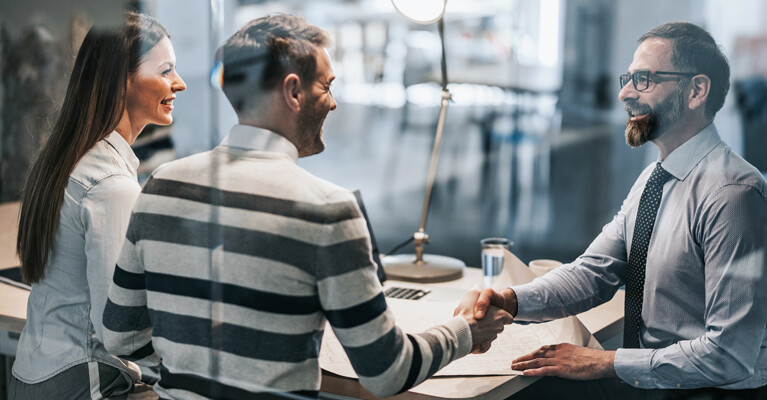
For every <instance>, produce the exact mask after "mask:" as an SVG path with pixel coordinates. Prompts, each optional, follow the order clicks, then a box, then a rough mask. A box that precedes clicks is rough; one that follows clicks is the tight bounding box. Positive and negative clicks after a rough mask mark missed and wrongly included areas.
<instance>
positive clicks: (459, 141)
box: [0, 0, 767, 266]
mask: <svg viewBox="0 0 767 400" xmlns="http://www.w3.org/2000/svg"><path fill="white" fill-rule="evenodd" d="M126 9H138V10H140V11H142V12H145V13H148V14H151V15H153V16H155V17H157V18H159V20H160V21H161V22H162V23H163V24H164V25H165V26H166V27H167V28H168V29H169V30H170V31H171V33H172V34H173V38H172V42H173V45H174V48H175V52H176V56H177V61H178V72H179V74H180V75H181V76H182V78H183V79H184V80H185V81H186V83H187V86H188V90H187V91H186V92H184V93H181V94H180V95H179V96H178V99H177V100H176V102H175V104H176V108H175V110H174V118H175V122H174V123H173V124H172V125H171V126H170V127H162V128H155V127H149V128H148V129H147V130H146V131H145V133H144V134H143V135H142V136H141V137H140V138H139V140H138V141H137V142H136V144H135V145H134V147H135V151H136V154H137V155H138V156H139V157H140V158H141V160H142V165H141V174H142V178H144V179H145V178H146V176H147V175H148V174H149V172H151V170H152V169H153V168H155V167H156V166H158V165H160V164H161V163H163V162H167V161H170V160H172V159H174V158H178V157H183V156H187V155H190V154H193V153H196V152H200V151H205V150H208V149H210V148H211V147H212V146H214V145H215V144H217V143H218V142H219V140H220V139H221V138H223V136H225V135H226V133H227V132H228V129H229V127H230V126H231V125H232V124H233V123H235V122H236V121H235V116H234V113H233V112H232V111H231V110H230V108H229V104H228V103H227V102H226V99H225V98H224V97H223V96H222V95H221V94H220V93H219V92H218V90H217V89H216V88H215V87H214V86H213V85H212V84H211V78H210V72H211V67H212V64H213V59H214V53H215V49H216V48H217V47H218V45H220V44H221V43H223V41H224V40H226V38H228V37H229V36H230V35H231V34H232V33H233V32H234V31H236V30H237V29H238V28H239V27H241V26H242V25H243V24H245V23H246V22H247V21H249V20H251V19H253V18H257V17H259V16H262V15H265V14H267V13H272V12H285V13H294V14H299V15H302V16H304V17H305V18H307V19H308V20H309V21H310V22H312V23H314V24H316V25H319V26H321V27H323V28H325V29H326V30H328V31H329V32H330V33H331V34H332V35H333V37H334V40H335V43H334V46H333V48H332V49H331V56H332V59H333V63H334V68H335V72H336V75H337V77H338V78H337V80H336V82H335V84H334V85H333V93H334V95H335V97H336V100H337V101H338V109H337V110H336V111H334V112H331V114H330V115H329V117H328V119H327V121H326V125H325V134H324V138H325V141H326V143H327V149H326V150H325V152H323V153H322V154H319V155H315V156H312V157H309V158H306V159H301V160H300V162H299V164H300V165H302V166H303V167H305V168H306V169H308V170H309V171H310V172H312V173H314V174H316V175H318V176H320V177H322V178H325V179H327V180H330V181H332V182H335V183H337V184H340V185H342V186H344V187H347V188H350V189H355V188H358V189H360V190H361V192H362V195H363V197H364V199H365V204H366V206H367V209H368V213H369V215H370V219H371V222H372V225H373V228H374V231H375V234H376V236H377V239H378V242H379V245H380V248H381V251H382V252H387V251H389V250H390V249H391V248H392V247H393V246H395V245H396V244H398V243H400V242H402V241H403V240H405V239H407V238H408V237H410V236H411V235H412V234H413V232H414V231H415V230H416V229H417V228H418V222H419V218H420V214H421V206H422V202H423V198H424V195H425V186H426V174H427V169H428V163H429V157H430V154H431V148H432V143H433V139H434V131H435V124H436V119H437V112H438V109H439V100H440V88H439V84H438V83H437V82H438V81H439V56H440V53H439V36H438V35H437V30H436V24H433V25H426V26H423V25H415V24H411V23H409V22H408V21H407V20H405V19H404V18H403V17H402V16H400V15H399V14H397V13H396V12H395V10H394V8H393V7H392V5H391V4H390V2H389V1H388V0H285V1H261V0H143V1H141V0H134V1H124V0H108V1H105V0H77V1H75V0H26V1H3V2H2V4H0V36H1V40H0V65H1V67H0V116H1V117H0V201H3V202H4V201H13V200H16V199H18V193H19V187H20V183H21V179H22V177H23V175H24V173H25V170H26V168H27V166H28V164H29V160H30V158H31V156H32V154H33V153H34V150H35V149H36V146H37V145H38V143H39V142H40V140H42V139H43V138H44V137H45V136H46V134H47V131H48V129H49V128H50V126H51V124H52V123H53V119H54V116H55V113H56V111H57V108H58V105H59V104H60V102H61V100H62V98H63V94H64V89H65V87H66V83H67V78H68V75H69V71H70V69H71V66H72V63H73V62H74V54H76V51H77V48H78V46H79V43H80V41H81V40H82V38H83V37H84V35H85V33H86V32H87V30H88V28H89V27H90V26H91V25H92V24H114V23H119V21H120V20H121V18H122V11H123V10H126ZM675 20H680V21H689V22H693V23H696V24H698V25H701V26H703V27H705V28H706V29H708V30H709V32H711V33H712V34H713V36H714V37H715V38H716V40H717V41H718V42H719V43H720V44H721V46H722V48H723V50H724V52H725V54H726V55H727V56H728V58H729V60H730V62H731V65H732V72H733V73H732V88H731V91H730V94H729V95H728V98H727V102H726V104H725V106H724V109H723V110H722V111H720V112H719V114H718V116H717V118H716V121H715V122H716V124H717V127H718V128H719V133H720V135H721V136H722V138H723V139H724V140H725V141H726V142H727V143H728V144H729V145H730V146H731V147H732V148H733V149H734V150H735V151H736V152H738V153H740V154H742V155H744V156H745V157H746V158H747V159H748V160H749V161H750V162H751V163H752V164H754V165H756V166H757V167H758V168H760V169H761V170H762V171H767V143H766V142H767V140H766V139H765V135H767V130H766V129H765V128H767V85H765V77H766V76H767V3H765V2H764V1H762V0H739V1H729V0H676V1H667V0H645V1H642V2H637V1H634V0H449V1H448V6H447V13H446V15H445V24H446V25H445V36H446V38H445V39H446V49H447V67H448V79H449V81H450V86H449V88H450V91H451V92H452V94H453V100H454V101H453V102H452V104H451V105H450V108H449V110H448V114H447V124H446V128H445V136H444V139H443V145H442V150H441V154H440V157H439V164H438V170H437V178H436V182H437V183H436V186H435V188H434V193H433V199H432V206H431V210H430V214H429V220H428V223H427V226H426V232H427V233H428V234H429V235H430V236H431V244H429V245H427V246H426V251H427V252H428V253H434V254H443V255H449V256H453V257H457V258H459V259H461V260H463V261H465V262H466V263H467V264H468V265H470V266H477V265H479V240H480V239H481V238H483V237H489V236H504V237H508V238H510V239H511V240H512V241H514V247H513V251H514V253H516V254H517V255H518V256H519V257H520V258H522V260H523V261H526V262H527V261H529V260H531V259H535V258H554V259H558V260H561V261H568V260H571V259H573V258H574V257H576V256H578V255H579V254H580V253H581V252H582V251H583V250H584V249H585V248H586V247H587V246H588V244H589V243H590V241H591V240H592V239H593V238H594V237H595V236H596V235H597V234H598V233H599V231H600V230H601V227H602V226H603V225H604V224H605V223H607V222H608V221H609V220H610V219H611V218H612V216H613V214H614V213H615V212H616V211H617V210H618V208H619V207H620V204H621V201H622V200H623V198H624V196H625V195H626V193H627V192H628V190H629V188H630V187H631V184H632V183H633V182H634V179H635V178H636V176H637V175H638V174H639V172H640V171H641V170H642V169H643V168H644V167H645V166H646V165H647V164H648V163H650V162H652V161H653V160H654V159H655V158H656V157H657V150H656V148H655V147H654V146H652V145H647V146H644V147H643V148H640V149H631V148H629V147H628V146H627V145H626V144H625V141H624V138H623V126H624V124H625V120H626V115H625V112H624V111H623V108H622V104H621V103H620V102H619V101H618V100H617V95H618V90H619V87H618V75H619V74H621V73H623V72H625V71H626V69H627V68H628V65H629V64H630V63H631V60H632V57H633V53H634V50H635V48H636V39H637V38H638V37H639V36H640V35H641V34H642V33H644V32H646V31H647V30H649V29H650V28H652V27H654V26H656V25H658V24H661V23H664V22H668V21H675ZM412 251H413V250H412V248H411V247H409V246H408V247H405V248H403V249H402V252H412Z"/></svg>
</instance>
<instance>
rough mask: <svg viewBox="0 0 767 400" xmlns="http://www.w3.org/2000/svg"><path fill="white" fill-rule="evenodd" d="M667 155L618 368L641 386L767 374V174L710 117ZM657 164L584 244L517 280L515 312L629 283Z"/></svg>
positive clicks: (547, 314) (552, 311)
mask: <svg viewBox="0 0 767 400" xmlns="http://www.w3.org/2000/svg"><path fill="white" fill-rule="evenodd" d="M658 161H659V162H661V165H662V166H663V168H664V169H666V171H668V172H670V173H671V174H672V175H673V176H674V178H675V179H672V180H671V181H670V182H668V183H666V185H665V186H664V188H663V198H662V200H661V204H660V207H659V209H658V216H657V219H656V222H655V228H654V230H653V234H652V238H651V240H650V245H649V249H648V253H647V267H646V278H645V285H644V301H643V305H642V326H641V331H640V336H641V340H640V341H641V346H642V348H640V349H619V350H618V351H617V353H616V356H615V372H616V373H617V375H618V376H619V377H620V378H621V379H622V380H623V381H625V382H627V383H629V384H631V385H633V386H635V387H640V388H697V387H721V388H726V389H744V388H756V387H761V386H764V385H765V384H767V339H766V338H765V333H766V332H767V267H766V265H767V183H765V180H764V177H763V176H762V174H761V173H759V171H757V170H756V169H755V168H754V167H753V166H751V165H750V164H748V163H747V162H745V161H744V160H743V159H742V158H741V157H740V156H738V155H737V154H735V153H734V152H733V151H732V150H731V149H730V148H729V147H727V146H726V145H725V144H724V143H723V142H722V140H721V139H720V138H719V135H718V134H717V132H716V128H715V127H714V126H713V125H709V126H707V127H706V128H705V129H703V130H702V131H701V132H699V133H698V134H697V135H695V136H694V137H692V138H691V139H690V140H688V141H687V142H685V143H684V144H682V145H681V146H680V147H678V148H677V149H676V150H674V151H673V152H672V153H671V154H669V155H668V157H667V158H666V159H665V160H660V159H659V160H658ZM654 167H655V165H654V163H653V164H652V165H650V166H648V167H647V168H646V169H645V170H644V171H643V172H642V174H641V175H640V176H639V178H638V179H637V181H636V183H635V184H634V186H633V187H632V188H631V191H630V192H629V195H628V197H627V198H626V199H625V200H624V202H623V205H622V206H621V209H620V211H619V212H618V214H617V215H615V217H614V218H613V220H612V221H611V222H610V223H608V224H607V225H605V226H604V228H603V229H602V233H601V234H600V235H599V236H598V237H597V238H596V239H595V240H594V241H593V242H592V243H591V245H590V246H589V248H588V249H587V250H586V252H585V253H584V254H583V255H581V256H580V257H578V259H576V260H575V261H574V262H572V263H570V264H566V265H564V266H563V267H562V268H558V269H556V270H554V271H552V272H551V273H549V274H547V275H545V276H543V277H541V278H538V279H536V280H534V281H533V282H531V283H529V284H527V285H521V286H517V287H513V289H514V291H515V292H516V294H517V299H518V301H519V313H518V315H517V317H516V319H515V320H516V321H544V320H550V319H554V318H559V317H562V316H565V315H571V314H577V313H579V312H582V311H584V310H587V309H590V308H592V307H594V306H597V305H599V304H601V303H603V302H605V301H608V300H609V299H611V298H612V297H613V295H614V294H615V292H616V291H617V290H618V288H619V287H620V286H621V285H623V284H624V279H625V272H626V263H627V261H628V254H629V251H630V249H631V239H632V235H633V232H634V222H635V220H636V214H637V208H638V207H639V199H640V197H641V195H642V191H643V190H644V187H645V183H646V182H647V180H648V179H649V177H650V174H651V173H652V170H653V168H654Z"/></svg>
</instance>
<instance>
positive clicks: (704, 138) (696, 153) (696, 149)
mask: <svg viewBox="0 0 767 400" xmlns="http://www.w3.org/2000/svg"><path fill="white" fill-rule="evenodd" d="M722 143H723V142H722V139H721V138H720V137H719V134H718V133H717V131H716V127H715V126H714V124H709V125H708V126H706V127H705V128H703V130H701V131H700V132H698V133H697V134H695V136H693V137H691V138H690V139H689V140H687V141H686V142H684V143H682V145H681V146H679V147H677V148H676V149H675V150H674V151H672V152H671V154H669V155H668V157H666V159H665V160H661V158H660V156H658V162H660V163H661V166H663V169H665V170H666V171H668V172H669V173H671V175H674V177H675V178H676V179H679V180H682V181H683V180H685V178H687V175H689V174H690V172H692V170H693V168H695V166H696V165H698V164H699V163H700V162H701V160H703V158H705V157H706V155H708V153H710V152H711V150H714V148H715V147H717V146H719V145H720V144H722Z"/></svg>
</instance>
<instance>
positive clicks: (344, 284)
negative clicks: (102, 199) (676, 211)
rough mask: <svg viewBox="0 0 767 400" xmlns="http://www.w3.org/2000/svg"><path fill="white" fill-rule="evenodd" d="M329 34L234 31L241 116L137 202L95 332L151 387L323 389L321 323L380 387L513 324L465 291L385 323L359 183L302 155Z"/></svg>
mask: <svg viewBox="0 0 767 400" xmlns="http://www.w3.org/2000/svg"><path fill="white" fill-rule="evenodd" d="M328 42H329V40H328V36H327V33H326V32H325V31H323V30H321V29H319V28H317V27H315V26H312V25H310V24H308V23H307V22H306V21H305V20H303V19H302V18H300V17H294V16H289V15H282V14H281V15H273V16H267V17H264V18H261V19H258V20H254V21H252V22H251V23H249V24H248V25H246V26H245V27H243V28H242V29H241V30H240V31H238V32H237V33H235V34H234V35H233V36H232V37H231V38H230V39H229V40H228V41H227V42H226V44H224V45H223V46H222V48H221V50H220V56H221V57H222V59H223V64H224V73H223V90H224V93H225V95H226V96H227V98H228V99H229V101H230V102H231V103H232V105H233V107H234V108H235V111H236V112H237V115H238V119H239V125H236V126H234V127H233V128H232V129H231V131H230V132H229V134H228V136H227V137H226V138H225V139H224V141H223V142H222V143H221V145H219V146H218V147H216V148H214V149H213V150H212V151H209V152H206V153H202V154H198V155H194V156H191V157H187V158H184V159H181V160H177V161H174V162H171V163H168V164H166V165H164V166H161V167H160V168H158V169H157V170H156V171H154V173H153V174H152V176H151V177H150V178H149V180H148V181H147V183H146V185H145V186H144V189H143V191H142V193H141V195H140V196H139V199H138V200H137V204H136V206H135V209H134V211H133V215H132V217H131V222H130V226H129V228H128V233H127V241H126V242H125V246H124V248H123V251H122V254H121V256H120V258H119V260H118V263H117V264H118V265H117V267H116V269H115V274H114V284H113V286H112V288H111V290H110V294H109V301H108V303H107V306H106V309H105V311H104V343H105V346H106V348H107V349H108V350H109V351H111V352H112V353H114V354H117V355H120V356H121V357H124V358H126V359H129V360H135V361H137V362H138V363H140V364H142V363H143V364H146V365H159V366H160V380H159V382H158V383H157V384H156V385H155V390H156V391H157V393H158V394H159V396H160V398H184V399H186V398H189V399H200V398H203V399H207V398H226V399H240V398H248V399H250V398H269V397H285V396H287V397H292V396H293V395H298V396H300V395H305V396H308V397H317V392H318V390H319V387H320V377H321V374H320V367H319V363H318V359H317V356H318V353H319V347H320V343H321V337H322V334H323V328H324V326H325V321H326V320H327V321H329V322H330V325H331V326H332V328H333V330H334V332H335V334H336V336H337V337H338V338H339V340H340V342H341V344H342V345H343V346H344V348H345V350H346V353H347V354H348V356H349V359H350V360H351V362H352V365H353V366H354V368H355V370H356V371H357V374H358V375H359V377H360V380H361V381H362V384H363V385H365V387H367V388H368V389H370V390H371V391H372V392H373V393H375V394H377V395H379V396H390V395H393V394H396V393H398V392H400V391H404V390H407V389H408V388H410V387H412V386H414V385H416V384H418V383H419V382H421V381H423V380H424V379H426V378H428V377H429V376H431V375H432V374H434V373H435V372H436V371H437V370H439V369H440V368H442V367H443V366H445V365H446V364H448V363H449V362H451V361H452V360H455V359H457V358H459V357H462V356H464V355H466V354H467V353H469V352H470V351H472V350H474V351H477V352H481V351H483V350H486V349H487V348H488V347H489V343H490V342H491V341H492V340H493V339H495V337H496V336H497V334H498V333H499V332H500V331H501V330H503V325H504V324H505V323H511V321H512V318H511V316H510V315H509V314H508V313H507V312H505V311H502V310H499V309H492V310H491V311H492V312H491V315H490V317H486V318H484V319H483V320H481V321H477V320H476V319H475V318H474V316H473V308H474V303H475V301H476V299H477V297H478V295H479V292H478V291H472V292H470V293H469V294H467V296H466V298H464V300H463V301H462V303H461V305H460V306H459V310H458V313H457V314H458V316H456V317H453V318H452V319H449V320H447V322H446V323H445V324H443V325H439V326H435V327H433V328H431V329H429V330H427V331H426V332H423V333H421V334H405V333H404V332H402V330H400V329H399V328H398V327H397V326H396V325H395V323H394V317H393V315H392V313H391V312H390V311H389V310H388V309H387V306H386V301H385V298H384V295H383V293H382V291H381V286H380V283H379V282H378V279H377V276H376V270H375V269H376V266H375V264H374V263H373V261H372V257H371V245H370V238H369V234H368V231H367V227H366V224H365V221H364V219H363V217H362V215H361V212H360V210H359V208H358V206H357V203H356V201H355V199H354V196H353V194H352V193H350V192H349V191H347V190H345V189H342V188H340V187H338V186H336V185H333V184H331V183H329V182H326V181H323V180H321V179H319V178H316V177H314V176H312V175H311V174H309V173H308V172H306V171H305V170H303V169H301V168H300V167H298V165H297V163H296V161H297V159H298V158H299V157H304V156H309V155H312V154H316V153H319V152H320V151H322V150H323V148H324V143H323V141H322V125H323V122H324V119H325V116H326V115H327V114H328V112H329V111H331V110H333V109H335V108H336V103H335V101H334V100H333V96H332V94H331V93H330V84H331V82H332V80H333V78H334V76H333V70H332V67H331V65H330V60H329V58H328V54H327V51H326V50H325V47H327V45H328ZM447 317H448V316H446V319H447ZM292 398H295V397H292Z"/></svg>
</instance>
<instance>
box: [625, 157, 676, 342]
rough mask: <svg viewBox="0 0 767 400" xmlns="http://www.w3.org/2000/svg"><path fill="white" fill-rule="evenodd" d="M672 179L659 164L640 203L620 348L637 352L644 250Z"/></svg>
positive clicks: (630, 255)
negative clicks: (666, 187) (665, 190)
mask: <svg viewBox="0 0 767 400" xmlns="http://www.w3.org/2000/svg"><path fill="white" fill-rule="evenodd" d="M671 178H672V175H671V174H670V173H668V171H666V170H665V169H663V167H661V166H660V163H657V164H656V166H655V169H654V170H653V171H652V175H650V179H649V180H648V181H647V184H646V185H645V188H644V191H643V192H642V197H641V199H640V200H639V211H637V217H636V222H635V223H634V236H633V238H632V240H631V253H629V262H628V265H627V266H626V304H625V306H624V325H623V347H625V348H639V326H640V324H641V322H642V300H643V297H644V278H645V264H646V263H647V247H648V246H649V244H650V237H651V236H652V229H653V225H655V216H656V215H657V214H658V206H659V205H660V199H661V197H662V196H663V185H664V184H665V183H666V182H668V181H669V180H670V179H671Z"/></svg>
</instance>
